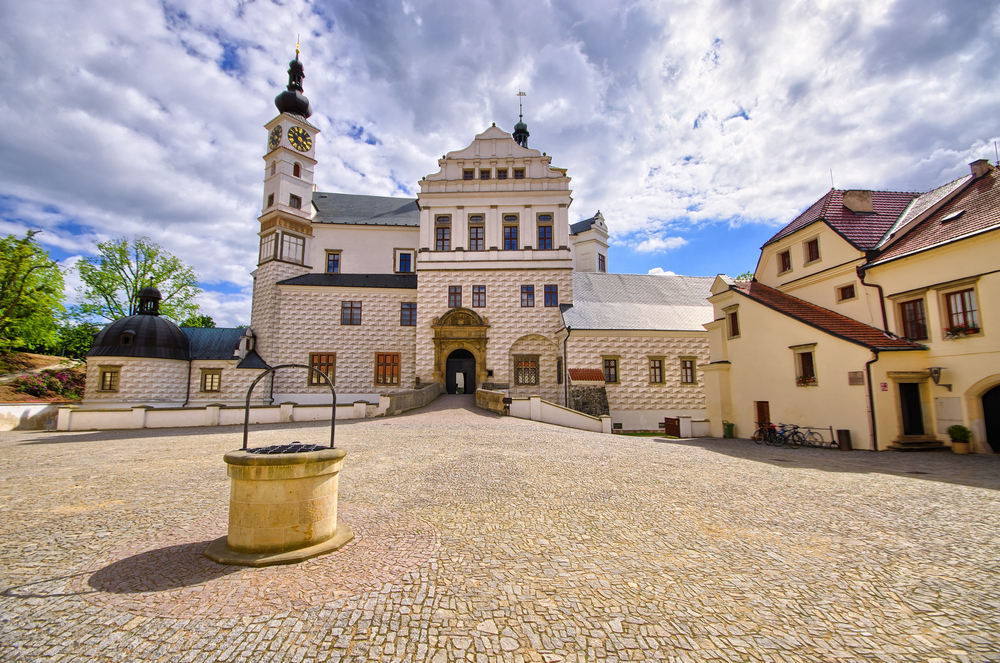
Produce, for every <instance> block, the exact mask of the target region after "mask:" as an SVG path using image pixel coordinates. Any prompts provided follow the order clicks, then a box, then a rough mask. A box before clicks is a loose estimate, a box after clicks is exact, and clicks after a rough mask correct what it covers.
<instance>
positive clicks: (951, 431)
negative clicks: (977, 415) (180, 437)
mask: <svg viewBox="0 0 1000 663" xmlns="http://www.w3.org/2000/svg"><path fill="white" fill-rule="evenodd" d="M948 437H950V438H951V439H952V440H954V441H956V442H968V441H969V439H970V438H972V431H971V430H969V429H968V428H966V427H965V426H961V425H959V424H955V425H954V426H948Z"/></svg>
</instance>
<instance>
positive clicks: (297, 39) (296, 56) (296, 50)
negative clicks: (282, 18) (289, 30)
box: [295, 35, 299, 60]
mask: <svg viewBox="0 0 1000 663" xmlns="http://www.w3.org/2000/svg"><path fill="white" fill-rule="evenodd" d="M295 59H296V60H298V59H299V35H295Z"/></svg>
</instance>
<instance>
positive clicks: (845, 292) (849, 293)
mask: <svg viewBox="0 0 1000 663" xmlns="http://www.w3.org/2000/svg"><path fill="white" fill-rule="evenodd" d="M855 297H857V292H856V291H855V289H854V284H853V283H852V284H850V285H845V286H841V287H839V288H837V301H838V302H842V301H845V300H847V299H854V298H855Z"/></svg>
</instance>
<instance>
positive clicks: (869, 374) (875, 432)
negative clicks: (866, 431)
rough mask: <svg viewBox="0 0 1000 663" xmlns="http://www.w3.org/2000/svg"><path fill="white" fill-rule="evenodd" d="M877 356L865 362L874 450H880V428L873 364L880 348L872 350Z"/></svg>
mask: <svg viewBox="0 0 1000 663" xmlns="http://www.w3.org/2000/svg"><path fill="white" fill-rule="evenodd" d="M872 352H873V353H874V354H875V357H874V358H873V359H872V360H871V361H868V362H866V363H865V377H866V378H867V379H868V426H869V428H870V429H871V433H872V451H878V430H877V429H876V427H875V385H873V384H872V364H874V363H875V362H877V361H878V350H872Z"/></svg>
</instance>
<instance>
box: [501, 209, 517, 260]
mask: <svg viewBox="0 0 1000 663" xmlns="http://www.w3.org/2000/svg"><path fill="white" fill-rule="evenodd" d="M503 223H504V226H503V250H504V251H517V217H516V216H514V215H508V216H505V217H504V218H503Z"/></svg>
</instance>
